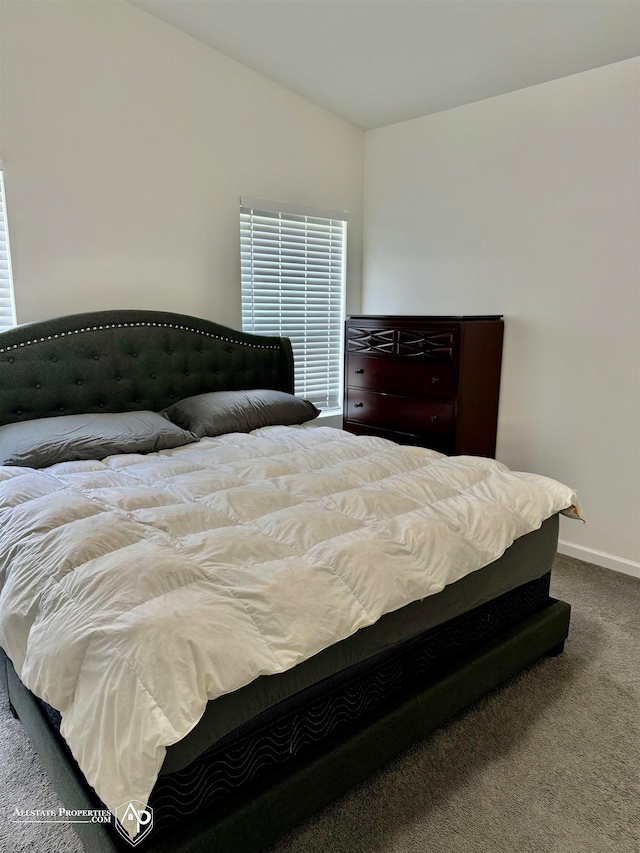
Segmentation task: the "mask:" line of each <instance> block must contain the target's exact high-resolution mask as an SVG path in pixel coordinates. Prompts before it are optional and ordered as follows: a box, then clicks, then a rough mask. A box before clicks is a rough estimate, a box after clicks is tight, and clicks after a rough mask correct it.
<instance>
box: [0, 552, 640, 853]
mask: <svg viewBox="0 0 640 853" xmlns="http://www.w3.org/2000/svg"><path fill="white" fill-rule="evenodd" d="M552 593H553V594H554V595H555V596H556V597H558V598H562V599H564V600H565V601H568V602H570V603H571V605H572V607H573V613H572V623H571V634H570V636H569V641H568V642H567V646H566V649H565V652H564V654H562V655H560V656H559V657H557V658H545V659H544V660H543V661H540V662H539V663H537V664H535V665H534V666H533V667H531V668H530V669H528V670H527V671H526V672H524V673H522V674H521V675H519V676H518V677H517V678H515V679H513V680H512V681H511V682H509V683H508V684H507V685H505V686H503V687H501V688H499V689H498V690H496V691H494V692H492V693H491V694H490V695H489V696H487V697H485V698H484V699H483V700H481V701H480V702H478V703H477V704H476V705H474V706H473V708H471V709H469V710H468V711H466V712H465V713H463V714H460V715H459V716H458V717H457V718H456V719H455V720H454V721H453V722H452V723H450V724H449V725H448V726H446V727H445V728H443V729H441V730H439V731H438V732H436V733H435V734H434V735H433V736H432V737H431V738H429V739H428V740H427V741H424V742H422V743H420V744H419V745H417V746H415V747H414V748H413V749H411V750H410V751H409V752H407V753H405V754H404V755H402V756H401V757H400V758H398V759H397V760H395V761H394V762H393V763H391V764H390V765H388V766H387V767H386V768H385V770H384V771H383V772H380V773H378V774H377V775H376V776H375V777H374V778H372V779H371V780H370V781H369V782H367V783H366V784H364V785H362V786H360V787H359V788H358V789H356V790H354V791H353V792H351V793H350V794H349V795H348V796H346V797H344V798H343V799H342V800H340V801H339V802H337V803H336V804H334V805H333V806H331V807H330V808H328V809H326V810H325V811H324V812H322V814H320V815H318V816H317V817H316V818H314V819H313V820H311V821H309V822H308V823H307V824H305V825H304V826H302V827H301V828H300V829H298V830H297V831H296V832H294V833H292V834H291V835H289V836H287V837H286V838H284V839H282V840H281V842H280V843H279V844H278V845H277V846H276V847H274V848H273V849H272V851H271V853H328V852H329V851H330V853H373V851H375V852H376V853H383V851H384V853H639V852H640V580H638V579H635V578H630V577H627V576H625V575H621V574H617V573H615V572H610V571H607V570H606V569H601V568H598V567H596V566H592V565H589V564H587V563H581V562H579V561H577V560H573V559H571V558H569V557H558V558H557V560H556V564H555V567H554V574H553V585H552ZM0 767H2V781H1V782H0V850H2V851H5V850H6V851H11V853H18V852H19V851H25V853H26V851H31V853H45V852H46V853H60V852H61V851H65V853H79V851H81V850H82V848H81V845H80V843H79V841H78V840H77V837H76V836H75V835H74V833H73V831H72V830H71V828H70V827H61V826H59V825H58V826H53V827H51V826H47V825H45V824H26V825H24V824H21V825H20V826H19V827H18V826H17V825H16V824H11V823H10V822H9V818H10V815H11V813H12V811H13V809H14V808H15V807H16V806H18V807H20V806H21V807H24V808H55V807H57V806H58V805H59V802H58V799H57V797H56V794H55V793H54V791H53V788H52V786H51V784H50V782H49V780H48V778H47V777H46V776H45V774H44V772H43V771H42V770H41V769H40V767H39V764H38V760H37V758H36V756H35V755H34V753H33V751H32V749H31V747H30V746H29V744H28V742H27V740H26V737H25V735H24V733H23V732H22V729H21V725H20V723H19V722H16V721H15V720H13V719H12V718H11V716H10V715H9V713H8V710H7V706H6V701H4V697H0ZM218 853H242V851H218Z"/></svg>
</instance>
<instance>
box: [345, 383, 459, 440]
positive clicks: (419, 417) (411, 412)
mask: <svg viewBox="0 0 640 853" xmlns="http://www.w3.org/2000/svg"><path fill="white" fill-rule="evenodd" d="M452 408H453V407H452V405H451V404H448V403H435V402H431V401H429V400H424V399H419V398H415V397H399V396H396V395H395V394H379V393H376V392H374V391H364V390H359V389H357V388H348V389H347V419H348V420H350V421H357V422H359V423H363V424H371V426H378V427H388V426H389V424H390V423H392V424H393V428H394V429H396V430H400V431H402V432H410V433H419V434H421V435H425V434H429V435H442V434H444V433H448V432H449V431H450V430H451V423H452Z"/></svg>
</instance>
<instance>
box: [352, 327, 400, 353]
mask: <svg viewBox="0 0 640 853" xmlns="http://www.w3.org/2000/svg"><path fill="white" fill-rule="evenodd" d="M395 348H396V330H395V329H382V328H381V329H360V328H358V327H357V326H349V327H348V328H347V352H349V353H352V352H355V353H357V352H367V353H369V352H370V353H375V354H376V355H393V354H394V352H395Z"/></svg>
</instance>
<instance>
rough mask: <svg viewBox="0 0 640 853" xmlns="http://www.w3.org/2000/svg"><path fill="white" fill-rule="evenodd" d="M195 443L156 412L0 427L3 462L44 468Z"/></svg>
mask: <svg viewBox="0 0 640 853" xmlns="http://www.w3.org/2000/svg"><path fill="white" fill-rule="evenodd" d="M193 441H197V439H196V438H195V436H193V435H191V433H189V432H185V431H184V430H182V429H180V428H179V427H177V426H175V424H172V423H171V422H170V421H168V420H167V419H166V418H163V417H162V415H159V414H157V413H156V412H145V411H142V412H121V413H119V414H95V415H62V416H61V417H54V418H39V419H38V420H33V421H21V422H19V423H14V424H6V425H5V426H2V427H0V465H24V466H26V467H28V468H45V467H47V466H48V465H54V464H55V463H56V462H72V461H75V460H78V459H103V458H104V457H105V456H113V455H114V454H116V453H151V452H152V451H155V450H168V449H169V448H171V447H179V446H180V445H182V444H191V442H193Z"/></svg>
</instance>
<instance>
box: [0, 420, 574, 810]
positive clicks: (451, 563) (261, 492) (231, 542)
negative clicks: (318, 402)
mask: <svg viewBox="0 0 640 853" xmlns="http://www.w3.org/2000/svg"><path fill="white" fill-rule="evenodd" d="M573 504H576V497H575V495H574V494H573V492H572V491H571V489H569V488H567V487H566V486H563V485H561V484H560V483H558V482H556V481H554V480H550V479H547V478H545V477H540V476H536V475H533V474H519V473H518V474H516V473H512V472H510V471H509V470H508V469H507V468H506V467H505V466H504V465H501V464H500V463H498V462H495V461H494V460H491V459H482V458H475V457H457V458H447V457H445V456H441V455H440V454H438V453H434V452H432V451H428V450H423V449H420V448H401V447H398V446H396V445H395V444H392V443H391V442H388V441H385V440H383V439H379V438H356V437H354V436H351V435H349V434H347V433H344V432H341V431H339V430H334V429H328V428H308V427H306V428H305V427H267V428H265V429H261V430H256V431H255V432H254V433H251V434H249V435H243V434H233V435H226V436H221V437H220V438H216V439H204V440H203V441H201V442H200V443H198V444H194V445H189V446H187V447H183V448H179V449H176V450H170V451H165V452H163V453H157V454H151V455H149V456H141V455H125V456H112V457H109V458H107V459H105V460H104V461H103V462H75V463H65V464H60V465H54V466H53V467H51V468H48V469H45V470H42V471H33V470H31V469H28V468H10V467H4V468H3V467H0V588H1V589H2V592H1V596H0V645H1V646H2V647H3V648H4V649H5V650H6V652H7V654H8V655H9V657H10V658H11V660H12V661H13V664H14V666H15V668H16V671H17V673H18V675H19V676H20V678H21V679H22V681H23V682H24V684H25V685H26V686H27V687H28V688H29V689H30V690H32V691H33V693H35V694H36V695H37V696H39V697H41V698H42V699H44V700H45V701H46V702H48V703H49V704H50V705H52V706H53V707H54V708H57V709H58V710H59V711H60V712H61V714H62V733H63V735H64V737H65V738H66V740H67V743H68V744H69V746H70V748H71V750H72V752H73V754H74V756H75V758H76V759H77V761H78V763H79V765H80V767H81V768H82V770H83V771H84V773H85V775H86V777H87V779H88V780H89V782H90V783H91V785H93V787H94V788H95V790H96V791H97V793H98V794H99V796H100V797H101V798H102V800H103V801H104V802H105V804H106V805H107V806H108V807H109V808H110V809H111V810H112V811H115V809H116V808H117V807H118V806H120V805H121V804H123V803H126V802H128V801H129V800H132V799H137V800H140V801H142V802H144V803H146V802H147V799H148V796H149V793H150V791H151V789H152V787H153V785H154V782H155V780H156V778H157V774H158V771H159V768H160V766H161V764H162V761H163V758H164V755H165V747H166V746H168V745H169V744H172V743H175V742H176V741H178V740H180V739H181V738H182V737H184V736H185V735H186V734H187V733H188V732H189V731H190V730H191V729H192V728H193V727H194V726H195V725H196V723H197V722H198V720H199V719H200V717H201V716H202V713H203V712H204V709H205V705H206V703H207V701H208V700H209V699H213V698H215V697H217V696H220V695H221V694H223V693H228V692H230V691H232V690H236V689H238V688H239V687H242V686H243V685H245V684H247V683H248V682H250V681H252V680H253V679H255V678H256V677H257V676H259V675H264V674H271V673H277V672H282V671H283V670H286V669H289V668H290V667H292V666H294V665H295V664H296V663H298V662H299V661H302V660H304V659H306V658H309V657H310V656H311V655H314V654H315V653H316V652H318V651H320V650H321V649H323V648H326V647H327V646H329V645H330V644H332V643H335V642H337V641H338V640H341V639H343V638H345V637H347V636H349V635H350V634H353V633H354V632H355V631H357V630H358V629H359V628H362V627H363V626H365V625H370V624H371V623H373V622H375V621H376V619H378V618H379V617H380V616H381V615H382V614H383V613H386V612H389V611H392V610H395V609H397V608H399V607H402V606H403V605H405V604H408V603H409V602H411V601H414V600H417V599H420V598H423V597H425V596H427V595H433V594H434V593H437V592H439V591H440V590H441V589H442V588H443V587H444V586H445V585H446V584H449V583H452V582H453V581H456V580H458V579H459V578H461V577H463V576H464V575H466V574H468V573H469V572H472V571H475V570H476V569H479V568H481V567H482V566H484V565H486V564H487V563H490V562H491V561H493V560H495V559H497V558H498V557H499V556H500V555H501V554H502V553H503V551H504V550H505V549H506V548H507V547H508V546H509V545H510V544H511V543H512V542H513V540H514V539H516V538H517V537H519V536H522V535H523V534H525V533H528V532H529V531H531V530H534V529H536V528H538V527H539V526H540V524H541V523H542V521H543V520H544V519H546V518H547V517H549V516H550V515H552V514H553V513H555V512H557V511H560V510H566V509H568V508H570V507H571V506H572V505H573Z"/></svg>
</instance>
